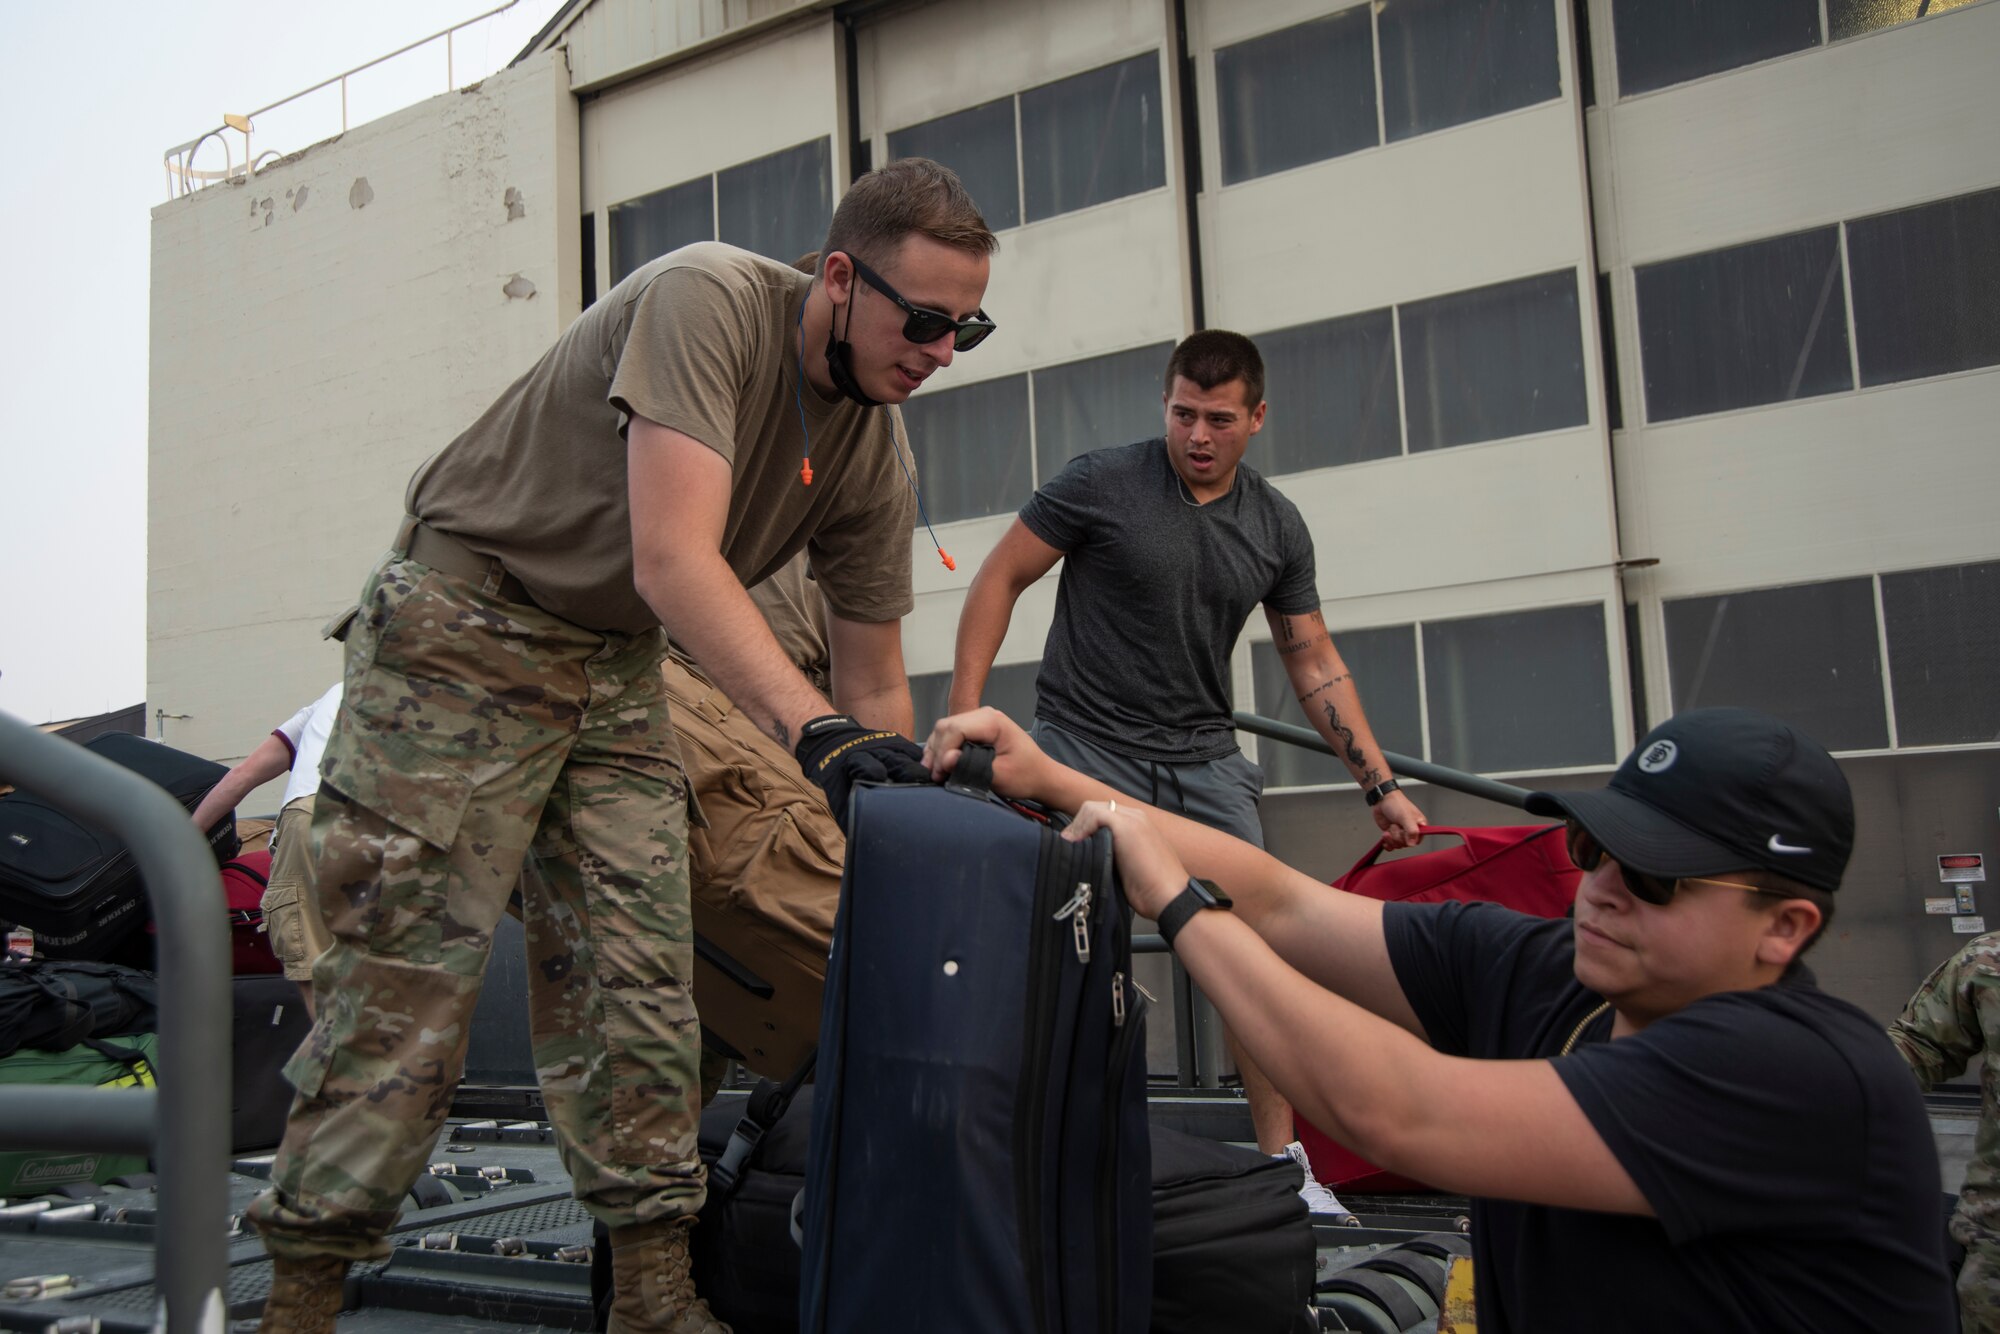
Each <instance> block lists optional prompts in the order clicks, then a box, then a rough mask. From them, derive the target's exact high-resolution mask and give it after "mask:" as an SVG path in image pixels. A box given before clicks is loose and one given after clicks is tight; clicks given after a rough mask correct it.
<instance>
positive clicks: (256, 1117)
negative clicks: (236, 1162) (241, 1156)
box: [229, 973, 312, 1153]
mask: <svg viewBox="0 0 2000 1334" xmlns="http://www.w3.org/2000/svg"><path fill="white" fill-rule="evenodd" d="M229 987H230V1000H231V1002H232V1008H233V1010H234V1014H235V1023H234V1026H233V1032H232V1035H231V1048H230V1049H231V1051H232V1053H233V1060H232V1062H231V1064H230V1067H229V1070H230V1090H229V1149H230V1152H232V1153H248V1152H251V1151H254V1150H261V1149H271V1148H276V1147H277V1144H278V1141H279V1140H281V1139H283V1138H284V1137H285V1118H286V1117H287V1116H288V1115H289V1114H290V1112H291V1110H292V1086H291V1084H290V1083H288V1082H287V1081H286V1079H285V1062H287V1061H289V1060H291V1059H292V1053H293V1052H295V1051H297V1050H298V1049H299V1044H300V1043H301V1042H304V1041H305V1038H306V1034H307V1033H309V1032H311V1031H312V1020H311V1019H310V1018H309V1017H308V1016H307V1015H306V1007H305V1002H304V1000H302V999H301V998H300V996H299V984H298V983H296V982H294V981H292V980H291V979H290V978H288V977H286V976H285V975H284V974H282V973H258V974H253V975H249V976H244V977H237V978H232V979H231V980H230V983H229Z"/></svg>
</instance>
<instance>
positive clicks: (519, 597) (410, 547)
mask: <svg viewBox="0 0 2000 1334" xmlns="http://www.w3.org/2000/svg"><path fill="white" fill-rule="evenodd" d="M393 549H394V550H395V551H396V552H397V554H399V555H402V556H407V557H408V558H409V559H411V560H413V561H415V562H417V564H419V565H428V566H430V567H431V568H432V569H433V570H436V571H437V572H438V573H440V574H449V575H453V576H455V577H456V578H459V579H465V580H469V581H470V582H471V583H473V584H475V585H477V586H478V588H479V591H480V592H481V593H484V594H485V595H486V596H488V597H495V598H499V599H500V600H501V601H502V602H523V603H527V604H528V605H530V606H533V605H534V602H535V600H534V599H533V598H531V597H529V596H528V586H527V585H526V584H524V583H522V582H521V581H520V580H519V579H517V578H515V577H514V576H513V575H511V574H509V573H507V567H506V566H505V565H502V564H501V563H500V560H499V558H498V557H497V556H482V555H480V554H479V553H478V552H476V551H474V550H473V549H472V548H471V547H468V546H467V545H465V543H463V542H461V541H459V540H458V539H457V538H455V537H453V536H452V535H451V534H449V533H441V532H439V531H438V530H437V529H435V528H433V527H431V526H430V525H429V524H427V523H425V522H424V521H423V520H422V519H419V518H418V517H417V516H416V515H414V514H405V515H404V516H403V525H402V527H400V528H398V529H397V530H396V542H395V545H394V548H393Z"/></svg>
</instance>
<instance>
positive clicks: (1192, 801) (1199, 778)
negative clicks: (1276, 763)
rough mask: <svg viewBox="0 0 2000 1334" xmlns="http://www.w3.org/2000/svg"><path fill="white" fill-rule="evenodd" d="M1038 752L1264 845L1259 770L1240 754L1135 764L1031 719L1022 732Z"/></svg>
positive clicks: (1261, 774)
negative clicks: (1173, 762) (1259, 804)
mask: <svg viewBox="0 0 2000 1334" xmlns="http://www.w3.org/2000/svg"><path fill="white" fill-rule="evenodd" d="M1028 734H1029V735H1030V736H1032V737H1034V739H1035V744H1036V745H1038V746H1040V747H1041V748H1042V750H1043V752H1044V753H1046V754H1047V755H1049V756H1050V757H1051V758H1053V759H1056V760H1059V761H1061V762H1062V763H1063V764H1067V765H1068V766H1069V767H1070V768H1072V769H1075V770H1076V771H1078V772H1079V773H1085V774H1089V775H1090V776H1091V777H1092V778H1095V779H1097V780H1098V781H1099V782H1102V783H1109V784H1110V785H1111V786H1112V787H1115V788H1117V789H1118V790H1119V791H1120V792H1123V793H1126V794H1127V795H1129V796H1134V797H1137V798H1138V799H1139V800H1141V801H1143V802H1146V803H1148V804H1149V805H1153V806H1157V807H1159V808H1160V809H1161V810H1163V811H1172V812H1173V813H1174V814H1176V815H1185V816H1187V817H1188V818H1189V819H1190V820H1199V821H1201V823H1203V824H1205V825H1209V826H1210V827H1212V828H1215V829H1220V830H1223V831H1225V832H1226V833H1231V834H1234V835H1236V837H1238V838H1240V839H1242V840H1243V841H1244V842H1245V843H1249V844H1253V845H1254V846H1256V847H1260V848H1261V847H1263V846H1264V826H1263V822H1262V821H1260V820H1259V819H1258V818H1257V799H1258V798H1259V797H1261V796H1263V795H1264V771H1263V770H1262V769H1260V768H1258V767H1257V766H1256V765H1255V764H1254V763H1252V762H1251V760H1250V758H1249V756H1247V755H1245V754H1244V753H1243V752H1242V751H1240V750H1235V751H1231V752H1230V753H1229V754H1227V755H1224V756H1223V757H1222V758H1220V759H1216V760H1202V761H1197V762H1195V763H1192V764H1167V763H1164V762H1159V761H1154V760H1135V759H1132V758H1131V757H1130V756H1126V755H1120V754H1119V753H1118V752H1117V751H1114V750H1107V749H1105V748H1104V747H1103V746H1100V745H1099V744H1097V743H1096V742H1095V741H1091V740H1088V739H1087V738H1084V737H1080V736H1078V735H1077V734H1076V733H1074V732H1068V731H1064V730H1063V729H1062V728H1060V727H1057V726H1056V725H1055V724H1054V723H1049V722H1044V721H1042V720H1041V719H1039V718H1037V719H1036V720H1035V725H1034V726H1033V727H1031V728H1029V729H1028Z"/></svg>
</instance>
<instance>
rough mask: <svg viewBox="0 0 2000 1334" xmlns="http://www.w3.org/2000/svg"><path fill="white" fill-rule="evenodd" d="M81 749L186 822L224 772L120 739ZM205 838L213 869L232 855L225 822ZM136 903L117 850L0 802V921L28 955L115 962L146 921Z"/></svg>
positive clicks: (85, 832)
mask: <svg viewBox="0 0 2000 1334" xmlns="http://www.w3.org/2000/svg"><path fill="white" fill-rule="evenodd" d="M84 745H85V748H86V749H88V750H91V751H94V752H96V753H97V754H98V755H101V756H103V757H104V758H105V759H107V760H110V761H112V762H113V763H115V764H118V765H121V766H123V767H124V768H127V769H130V770H131V771H132V772H134V773H136V774H138V775H139V776H140V777H142V778H147V779H150V780H152V781H153V782H154V783H156V784H158V785H159V786H160V787H162V788H164V789H166V791H167V793H168V794H169V795H171V796H172V797H173V798H174V799H175V800H177V801H179V802H180V803H181V805H182V806H184V807H186V808H187V810H188V811H189V812H193V810H194V808H195V807H196V806H198V805H200V804H201V799H202V798H203V797H205V796H207V795H208V791H209V789H210V788H212V787H214V786H215V785H216V784H217V783H218V782H220V781H221V780H222V776H223V775H224V774H225V773H227V772H229V771H228V770H227V769H225V768H223V766H221V765H219V764H216V763H214V762H213V761H210V760H204V759H202V758H201V757H199V756H196V755H189V754H187V753H186V752H185V751H179V750H175V749H173V748H172V747H171V746H163V745H161V744H160V743H159V742H157V741H148V740H146V738H144V737H140V736H133V735H131V734H130V733H126V732H107V733H105V734H104V735H103V736H99V737H94V738H92V739H91V740H90V741H88V742H85V743H84ZM207 834H208V843H209V847H210V848H211V849H213V850H214V852H215V860H216V864H217V865H218V866H219V865H220V864H221V863H223V862H225V861H228V860H229V859H230V858H231V857H234V856H235V855H236V852H237V849H238V846H239V844H238V840H237V837H236V816H235V814H234V813H233V812H232V813H229V814H226V815H224V816H223V817H222V819H221V820H219V821H217V822H216V824H215V826H214V828H212V829H209V830H208V831H207ZM145 899H146V892H145V889H144V888H143V887H142V886H141V885H140V883H139V872H138V867H137V865H136V864H135V863H134V862H133V860H132V854H131V853H130V852H129V851H128V850H127V849H126V847H125V845H124V844H123V843H121V842H119V841H118V840H117V839H115V838H113V837H111V836H110V835H109V834H102V833H99V832H98V831H97V830H95V829H91V828H88V827H87V826H85V825H82V824H79V823H78V822H77V821H75V820H73V819H71V818H70V817H69V816H68V815H65V814H64V813H63V812H61V811H59V810H57V809H56V808H55V807H53V806H51V805H49V804H48V803H47V802H44V801H42V800H41V799H40V798H38V797H35V796H33V795H31V794H29V793H27V792H22V791H16V792H10V793H8V794H7V795H6V796H4V797H0V921H5V922H12V923H15V924H17V925H20V926H25V927H27V928H28V929H29V930H31V931H33V932H34V933H35V953H36V954H37V955H39V956H42V957H45V958H51V959H104V958H108V957H113V956H116V955H117V954H118V952H119V951H120V949H121V947H124V946H126V945H127V944H128V943H130V942H131V937H132V935H133V933H134V932H136V931H138V930H139V929H140V927H141V926H142V925H143V924H144V923H145V922H146V921H147V919H148V918H149V917H150V916H151V914H150V913H149V912H148V911H147V905H146V902H145ZM138 943H139V944H141V945H143V944H145V942H144V941H140V942H138ZM148 952H150V951H148Z"/></svg>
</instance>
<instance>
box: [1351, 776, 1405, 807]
mask: <svg viewBox="0 0 2000 1334" xmlns="http://www.w3.org/2000/svg"><path fill="white" fill-rule="evenodd" d="M1402 790H1403V785H1402V784H1401V783H1399V782H1397V781H1396V780H1395V779H1393V778H1391V779H1390V780H1389V781H1388V782H1386V783H1378V784H1376V785H1375V786H1374V787H1371V788H1369V789H1368V790H1367V791H1365V792H1363V793H1362V794H1361V795H1362V796H1364V797H1366V798H1367V799H1368V804H1369V805H1370V806H1377V805H1380V804H1381V802H1382V798H1384V797H1386V796H1388V795H1389V794H1390V793H1391V792H1401V791H1402Z"/></svg>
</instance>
